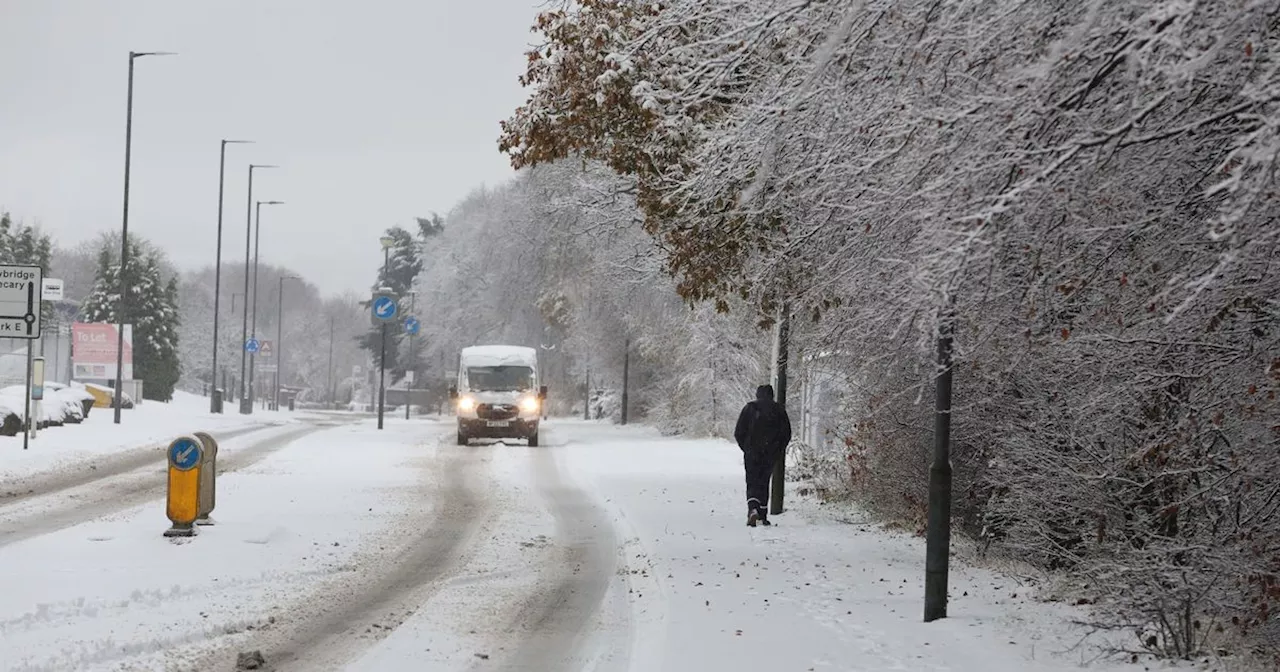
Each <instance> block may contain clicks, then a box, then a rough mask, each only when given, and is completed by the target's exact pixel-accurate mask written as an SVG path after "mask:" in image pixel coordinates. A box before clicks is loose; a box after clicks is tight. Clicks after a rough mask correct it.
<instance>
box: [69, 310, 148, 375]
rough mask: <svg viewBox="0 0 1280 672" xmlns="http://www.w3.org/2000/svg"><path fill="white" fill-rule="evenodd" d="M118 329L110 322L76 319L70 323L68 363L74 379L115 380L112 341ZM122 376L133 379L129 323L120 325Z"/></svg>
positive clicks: (117, 333) (131, 341)
mask: <svg viewBox="0 0 1280 672" xmlns="http://www.w3.org/2000/svg"><path fill="white" fill-rule="evenodd" d="M119 338H120V332H119V330H118V329H117V327H116V325H114V324H106V323H103V322H76V323H75V324H72V325H71V366H72V376H73V377H74V378H75V379H76V380H115V379H116V354H117V350H116V344H117V343H118V342H119ZM123 379H124V380H133V325H130V324H126V325H125V327H124V376H123Z"/></svg>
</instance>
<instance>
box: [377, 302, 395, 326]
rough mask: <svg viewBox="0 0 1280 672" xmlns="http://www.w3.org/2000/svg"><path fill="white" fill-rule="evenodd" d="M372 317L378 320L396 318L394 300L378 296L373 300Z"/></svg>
mask: <svg viewBox="0 0 1280 672" xmlns="http://www.w3.org/2000/svg"><path fill="white" fill-rule="evenodd" d="M373 316H374V317H376V318H378V319H379V320H383V321H386V320H394V319H395V317H396V300H395V299H393V298H391V297H389V296H379V297H378V298H376V299H374V300H373Z"/></svg>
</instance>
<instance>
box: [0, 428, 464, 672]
mask: <svg viewBox="0 0 1280 672" xmlns="http://www.w3.org/2000/svg"><path fill="white" fill-rule="evenodd" d="M371 430H372V426H371V425H370V424H369V423H362V424H360V425H350V426H343V427H337V428H333V429H329V430H326V431H321V432H318V433H315V434H311V435H308V436H306V437H303V438H301V439H298V440H297V441H296V442H294V443H293V444H292V445H290V446H289V447H287V448H285V449H284V450H282V451H280V452H278V453H275V454H273V455H271V456H269V457H267V458H266V459H264V460H263V461H262V462H259V463H257V464H256V465H254V466H252V467H249V468H246V469H244V470H240V471H237V472H234V473H231V474H227V475H224V476H223V477H222V478H220V479H219V483H218V508H217V509H216V510H215V512H214V515H213V517H214V519H215V520H216V521H217V522H218V524H217V525H216V526H214V527H208V528H202V529H201V532H200V534H199V536H197V537H196V538H194V539H187V540H180V541H176V542H175V541H172V540H168V539H165V538H163V537H162V536H161V533H162V532H163V531H164V529H165V528H167V527H168V520H167V519H166V518H165V515H164V505H163V502H161V501H155V502H152V503H150V504H148V505H147V506H145V507H139V508H135V509H132V510H129V511H125V512H122V513H120V514H116V515H113V516H107V517H105V518H102V519H99V520H96V521H92V522H87V523H84V524H81V525H78V526H75V527H72V528H69V529H65V530H61V531H58V532H54V533H51V534H47V535H43V536H40V537H37V538H34V539H30V540H27V541H22V542H18V543H15V544H12V545H8V546H4V547H0V566H3V567H6V568H7V570H8V571H6V572H4V573H0V660H3V661H4V662H5V669H9V670H28V671H35V670H68V669H80V670H115V669H131V670H136V669H144V670H146V669H155V670H162V669H173V668H174V667H178V668H180V669H181V668H184V666H185V667H189V666H190V661H191V660H193V657H194V656H196V655H198V654H200V653H202V652H204V651H206V650H207V649H208V648H210V647H235V646H237V645H239V644H240V643H242V642H243V641H244V640H246V639H247V638H248V637H249V635H250V634H252V633H253V632H254V631H255V630H258V629H261V628H270V627H272V625H273V622H274V621H275V620H276V619H278V618H282V617H287V615H288V614H287V613H285V611H284V610H286V609H288V608H289V607H290V605H294V604H296V603H297V600H299V599H302V598H305V597H306V596H307V595H308V594H309V593H310V591H311V590H313V589H315V588H316V587H317V585H319V584H320V583H321V582H331V581H335V582H343V581H357V580H358V579H359V576H360V573H361V572H362V571H365V570H364V568H361V567H360V566H359V565H358V563H357V562H356V561H355V559H356V558H357V557H358V554H359V552H360V549H361V548H362V547H364V546H365V545H367V544H374V543H378V541H379V539H380V538H385V537H384V536H383V535H385V534H386V531H387V529H388V528H394V527H395V526H396V525H398V524H402V521H403V520H405V519H406V516H408V515H409V514H408V513H407V511H409V510H410V508H411V506H412V508H413V509H414V510H416V511H420V510H421V507H422V505H423V503H422V502H420V501H417V499H416V497H415V495H416V494H417V493H418V490H417V487H418V482H419V481H420V479H421V478H422V474H421V473H420V471H419V469H417V468H415V465H417V464H419V463H420V461H421V458H422V455H423V453H424V450H423V444H424V443H425V444H428V445H435V435H437V434H439V433H440V431H441V430H440V428H439V427H438V426H433V425H431V424H426V423H421V424H416V425H402V426H390V427H389V428H388V431H384V432H376V431H371Z"/></svg>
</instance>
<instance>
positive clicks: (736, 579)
mask: <svg viewBox="0 0 1280 672" xmlns="http://www.w3.org/2000/svg"><path fill="white" fill-rule="evenodd" d="M562 431H563V432H564V433H565V434H567V435H568V437H569V441H568V445H567V446H566V447H565V448H564V455H563V462H564V464H565V465H566V466H567V468H568V470H569V471H570V472H571V473H573V474H574V475H575V476H576V478H577V480H578V481H579V482H582V483H589V484H591V486H592V487H594V488H595V489H596V491H597V492H598V494H599V496H600V497H601V499H602V500H604V501H606V502H607V503H608V507H609V509H610V511H611V512H612V515H613V516H614V524H615V526H617V527H618V529H619V532H618V534H619V541H620V542H621V545H622V547H623V548H624V549H625V551H624V552H625V557H626V558H627V562H628V565H629V569H628V571H630V572H632V573H636V574H639V575H640V578H641V581H642V582H647V583H648V584H649V590H646V591H643V593H642V594H636V595H635V597H634V600H633V610H634V613H635V618H634V619H633V620H634V622H635V623H636V624H637V627H636V628H635V632H636V637H637V638H638V639H637V647H636V649H635V650H636V651H648V652H649V655H650V656H655V657H653V658H650V659H648V660H643V659H641V658H635V659H634V660H633V663H634V664H633V666H632V667H631V669H632V671H633V672H648V671H654V670H662V671H664V672H679V671H683V670H689V671H690V672H692V671H694V670H709V669H717V670H719V669H726V670H728V669H787V670H824V669H827V670H957V671H959V670H965V671H968V670H973V671H978V670H981V671H983V672H1004V671H1008V672H1023V671H1026V670H1066V669H1073V668H1076V667H1078V666H1080V665H1081V664H1083V663H1089V669H1093V670H1107V671H1108V672H1122V671H1123V672H1128V671H1133V672H1137V671H1139V670H1153V669H1162V667H1161V664H1160V663H1156V662H1153V661H1150V660H1144V661H1141V662H1140V663H1138V664H1133V663H1129V662H1127V661H1118V660H1115V659H1114V658H1110V657H1105V656H1101V652H1100V651H1099V648H1098V646H1097V645H1098V644H1099V643H1098V642H1093V641H1086V642H1084V643H1083V644H1081V643H1080V640H1081V638H1082V637H1083V635H1084V634H1086V633H1085V632H1083V631H1081V630H1079V629H1077V628H1075V627H1074V626H1073V625H1072V622H1073V621H1075V620H1077V619H1086V620H1087V618H1088V613H1087V612H1086V611H1084V610H1083V609H1082V608H1076V607H1069V606H1066V605H1062V604H1048V603H1043V602H1039V601H1037V600H1036V599H1035V598H1034V596H1033V594H1032V593H1033V590H1032V589H1031V588H1030V587H1029V586H1026V585H1022V584H1020V582H1019V581H1018V580H1016V579H1014V578H1011V577H1009V576H1005V575H1002V574H1000V573H997V572H993V571H989V570H985V569H979V568H975V567H972V566H968V565H966V564H965V563H963V562H961V561H959V560H955V561H953V564H952V569H951V575H950V592H951V598H950V604H949V618H947V619H945V620H942V621H938V622H934V623H931V624H925V623H923V622H922V612H923V578H924V542H923V540H922V539H919V538H917V537H914V536H908V535H904V534H897V533H891V532H887V531H884V530H883V529H882V528H881V527H879V526H876V525H869V524H866V521H865V520H863V519H862V517H860V516H858V514H857V513H856V511H854V510H851V509H848V508H840V509H837V508H834V507H825V506H822V505H820V504H818V503H817V502H815V501H814V500H812V499H806V498H802V497H797V496H796V495H795V492H794V490H793V491H792V492H791V499H790V500H789V501H788V507H787V508H788V510H787V511H786V513H784V514H782V515H779V516H776V517H775V518H774V520H775V523H776V524H775V526H774V527H772V528H755V529H750V528H747V527H746V526H745V517H746V514H745V503H744V501H743V499H744V496H743V492H742V490H743V484H742V470H741V464H740V460H741V457H740V453H739V452H738V449H737V448H736V447H735V446H733V445H732V444H731V443H729V442H726V441H719V440H700V441H688V440H669V439H662V438H661V437H659V436H658V435H657V434H656V433H646V432H644V431H642V430H637V429H631V428H618V427H604V426H597V427H591V426H590V425H587V424H586V423H582V424H581V425H579V426H577V427H573V426H567V427H564V428H563V430H562ZM632 589H633V590H634V589H636V588H635V587H633V588H632ZM640 641H643V643H644V645H643V646H638V644H639V642H640ZM655 651H661V654H658V653H655ZM1184 665H1188V666H1189V665H1192V664H1190V663H1187V664H1184ZM1196 666H1197V667H1205V668H1207V669H1218V670H1221V669H1227V668H1226V666H1225V665H1224V663H1223V662H1222V661H1209V662H1207V663H1199V664H1196Z"/></svg>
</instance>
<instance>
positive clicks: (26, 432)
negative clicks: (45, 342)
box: [22, 341, 36, 450]
mask: <svg viewBox="0 0 1280 672" xmlns="http://www.w3.org/2000/svg"><path fill="white" fill-rule="evenodd" d="M33 345H34V343H33V342H31V341H27V393H26V394H25V395H23V396H25V397H26V404H27V408H26V410H25V411H24V412H23V414H22V417H23V418H25V419H26V424H25V425H24V426H23V427H22V449H23V450H26V449H27V444H28V443H30V440H31V428H32V427H34V426H35V424H36V423H34V422H31V374H32V373H34V371H33V370H32V369H33V368H34V360H33V359H32V357H31V354H32V353H31V349H32V346H33Z"/></svg>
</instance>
